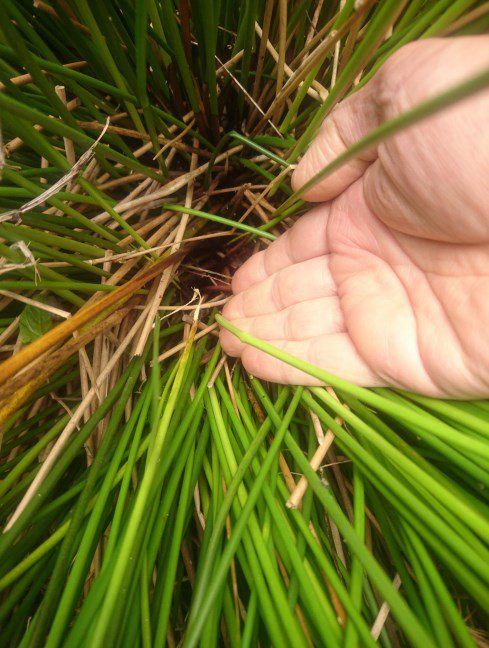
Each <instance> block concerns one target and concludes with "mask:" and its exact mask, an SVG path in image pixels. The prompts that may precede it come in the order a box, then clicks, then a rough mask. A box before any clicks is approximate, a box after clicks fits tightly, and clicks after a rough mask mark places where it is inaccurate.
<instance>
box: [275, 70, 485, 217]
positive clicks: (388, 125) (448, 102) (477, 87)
mask: <svg viewBox="0 0 489 648" xmlns="http://www.w3.org/2000/svg"><path fill="white" fill-rule="evenodd" d="M488 85H489V69H486V70H484V72H482V73H480V74H477V75H475V76H473V77H471V78H470V79H468V80H467V81H464V82H463V83H460V84H459V85H457V86H456V87H454V88H451V89H449V90H447V91H445V92H443V93H440V94H439V95H437V96H436V97H433V98H432V99H428V100H426V101H423V102H422V103H420V104H419V105H418V106H415V107H414V108H412V109H411V110H409V111H406V112H405V113H403V114H402V115H399V116H398V117H394V118H392V119H389V120H387V121H386V122H384V123H383V124H381V126H379V127H378V128H376V129H375V130H373V131H372V132H371V133H369V134H368V135H366V136H365V137H362V138H361V139H360V140H358V142H356V143H355V144H353V146H350V148H348V149H347V150H346V151H344V152H343V153H341V154H340V155H338V157H336V158H335V159H334V160H333V161H332V162H330V163H329V164H327V165H326V166H325V167H324V168H323V169H321V171H319V172H318V173H316V174H315V175H314V176H313V177H312V178H311V179H310V180H308V181H307V182H306V183H305V184H304V185H303V186H302V187H301V188H300V189H299V190H298V191H295V192H294V193H293V194H292V195H291V196H290V197H289V198H287V200H286V201H285V202H284V203H282V205H281V206H280V207H279V209H278V210H277V211H276V212H275V215H278V214H280V213H282V212H283V210H285V209H287V208H288V207H290V206H291V205H292V204H293V203H294V202H295V201H296V200H297V199H298V198H299V197H300V196H302V194H303V193H304V192H306V191H307V190H308V189H310V188H311V187H313V186H315V185H316V184H317V183H318V182H320V181H321V180H323V178H325V177H326V176H328V175H330V174H331V173H333V172H334V171H336V170H337V169H339V168H340V167H342V166H343V165H344V164H346V163H347V162H349V161H350V160H352V159H353V158H355V157H356V156H358V155H359V154H360V153H363V152H364V151H366V150H367V149H369V148H372V147H374V146H377V145H378V144H380V142H382V141H383V140H385V139H386V138H387V137H391V136H392V135H395V134H396V133H399V132H400V131H402V130H404V129H406V128H408V127H409V126H412V125H413V124H416V123H418V122H420V121H421V120H423V119H426V118H427V117H431V115H434V114H435V113H437V112H439V111H440V110H443V109H444V108H448V107H449V106H452V105H453V104H455V103H457V102H458V101H461V100H462V99H465V98H466V97H470V96H471V95H473V94H476V93H477V92H481V91H482V90H484V89H485V88H487V86H488Z"/></svg>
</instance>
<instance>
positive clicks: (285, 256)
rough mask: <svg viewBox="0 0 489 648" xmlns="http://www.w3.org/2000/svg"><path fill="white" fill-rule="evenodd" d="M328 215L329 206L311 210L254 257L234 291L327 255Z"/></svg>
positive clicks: (239, 272)
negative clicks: (302, 262)
mask: <svg viewBox="0 0 489 648" xmlns="http://www.w3.org/2000/svg"><path fill="white" fill-rule="evenodd" d="M328 213H329V206H328V205H320V206H318V207H315V208H314V209H311V211H310V212H308V213H307V214H305V215H304V216H302V217H301V218H300V219H299V220H298V221H297V222H296V223H295V224H294V226H293V227H291V229H290V230H288V231H287V232H286V233H285V234H282V236H280V237H279V238H278V239H277V240H276V241H274V242H273V243H272V244H271V245H270V247H268V248H267V249H266V250H264V251H263V252H258V253H257V254H254V255H253V256H252V257H251V258H250V259H248V261H246V262H245V263H244V264H243V265H242V266H241V268H239V270H237V272H236V274H235V275H234V277H233V283H232V287H233V292H234V293H239V292H241V291H243V290H246V289H247V288H249V287H250V286H252V285H253V284H255V283H258V282H260V281H263V280H265V279H266V278H267V277H269V276H270V275H272V274H273V273H275V272H277V271H279V270H281V269H282V268H285V267H287V266H289V265H291V264H293V263H298V262H301V261H306V260H307V259H312V258H314V257H317V256H321V255H324V254H327V253H328V244H327V238H326V228H327V222H328Z"/></svg>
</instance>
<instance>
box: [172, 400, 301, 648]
mask: <svg viewBox="0 0 489 648" xmlns="http://www.w3.org/2000/svg"><path fill="white" fill-rule="evenodd" d="M301 393H302V390H301V389H300V388H299V389H298V390H297V392H296V395H295V396H294V398H293V400H292V402H291V404H290V406H289V408H288V410H287V412H286V414H285V416H284V418H283V421H282V424H281V426H280V429H279V431H278V432H277V434H276V435H275V438H274V441H273V443H272V445H271V446H270V450H269V451H268V454H267V456H266V458H265V460H264V461H263V464H262V466H261V469H260V473H259V475H258V477H257V478H256V479H255V481H254V483H253V486H252V488H251V490H250V492H249V495H248V497H247V499H246V503H245V504H244V506H243V509H242V511H241V513H240V516H239V519H238V520H237V522H236V524H235V526H234V528H233V533H232V535H231V538H230V540H229V541H228V543H227V544H226V547H225V549H224V551H223V553H222V555H221V559H220V561H219V565H218V566H217V567H216V566H214V564H213V563H214V560H213V559H214V556H215V554H216V552H217V548H218V544H219V542H220V536H221V534H222V531H223V530H224V527H225V524H226V516H227V515H228V513H229V511H230V508H231V505H232V503H233V500H234V498H235V496H236V495H237V492H238V489H239V487H240V485H241V482H242V479H243V477H244V475H245V473H246V471H247V469H248V466H249V465H250V463H251V461H252V459H253V457H254V456H255V454H256V452H257V451H258V449H259V447H260V444H261V443H262V442H263V440H264V438H265V436H266V432H267V430H266V428H265V432H264V433H263V430H262V433H261V434H258V435H257V436H256V437H255V439H253V441H252V443H251V444H250V446H249V447H248V450H247V451H246V453H245V455H244V457H243V460H242V461H241V463H240V464H239V466H237V469H236V472H235V474H234V476H233V478H232V480H231V482H230V483H229V486H228V491H227V493H226V496H225V498H224V501H223V503H222V505H221V507H220V509H219V512H218V517H217V519H216V521H215V524H214V529H213V533H212V538H211V541H210V545H209V550H208V552H207V556H206V563H205V565H204V568H203V571H202V574H201V577H200V580H199V584H198V587H197V588H196V590H195V593H194V599H193V602H192V609H191V612H190V618H189V622H188V626H187V633H186V635H185V641H184V648H191V647H193V646H196V645H197V643H198V640H199V636H200V633H201V631H202V628H203V626H204V623H205V620H206V617H207V615H208V614H209V612H210V609H211V607H212V604H213V602H214V600H215V598H216V596H217V595H218V593H219V591H220V589H221V587H222V584H223V582H224V580H225V578H226V576H227V573H228V569H229V565H230V564H231V560H232V558H233V556H234V554H235V553H236V550H237V548H238V544H239V542H240V540H241V536H242V534H243V532H244V530H245V528H246V526H247V524H248V519H249V517H250V515H251V513H252V511H253V509H254V507H255V504H256V501H257V500H258V497H259V496H260V493H261V488H262V485H263V483H264V482H265V479H266V478H267V475H268V472H269V470H270V468H271V466H272V463H273V461H274V460H275V458H276V456H277V455H278V453H279V451H280V447H281V445H282V441H283V437H284V435H285V433H286V432H287V428H288V426H289V423H290V420H291V419H292V416H293V415H294V412H295V410H296V408H297V406H298V404H299V400H300V396H301ZM211 574H212V578H211Z"/></svg>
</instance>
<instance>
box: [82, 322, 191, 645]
mask: <svg viewBox="0 0 489 648" xmlns="http://www.w3.org/2000/svg"><path fill="white" fill-rule="evenodd" d="M194 334H195V331H193V332H192V333H191V334H190V336H189V339H188V341H187V345H186V346H185V349H184V352H183V355H182V357H181V358H180V361H179V364H178V371H177V373H176V376H175V380H174V382H173V385H172V389H171V393H170V396H169V399H168V403H167V405H166V408H165V410H164V412H163V417H162V419H161V422H160V426H159V428H158V435H157V438H156V440H155V443H154V447H153V452H152V453H151V456H150V457H149V460H148V462H147V464H146V469H145V471H144V475H143V478H142V481H141V485H140V487H139V490H138V493H137V496H136V502H135V504H134V508H133V510H132V513H131V518H130V520H129V524H128V528H127V531H126V534H125V536H124V538H123V539H122V544H121V548H120V550H119V553H118V556H117V561H116V565H115V568H114V572H113V574H112V577H111V579H110V583H109V586H108V589H107V593H106V597H105V599H104V603H103V606H102V610H101V612H100V615H99V619H98V623H97V624H96V626H95V628H94V633H93V635H92V638H91V646H92V648H103V646H104V642H105V635H106V632H107V630H108V625H109V623H110V617H111V614H112V611H113V609H114V607H115V606H116V605H117V597H118V595H119V587H120V585H121V583H122V581H123V578H124V572H125V565H126V563H127V562H128V558H129V555H130V554H131V552H132V551H133V548H134V541H135V538H136V535H137V532H138V527H139V525H140V524H141V521H142V518H143V516H144V513H145V507H146V504H147V500H148V497H149V495H150V491H151V488H152V484H153V481H154V478H155V475H156V472H157V469H158V465H159V463H160V460H161V452H162V449H163V444H164V442H165V438H166V433H167V431H168V426H169V424H170V421H171V416H172V413H173V410H174V408H175V404H176V401H177V398H178V394H179V390H180V386H181V384H182V380H183V376H184V371H185V367H186V364H187V362H188V359H189V356H190V351H191V349H192V343H193V338H194Z"/></svg>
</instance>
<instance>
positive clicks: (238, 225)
mask: <svg viewBox="0 0 489 648" xmlns="http://www.w3.org/2000/svg"><path fill="white" fill-rule="evenodd" d="M163 209H168V210H169V211H176V212H181V213H183V214H191V215H192V216H198V217H199V218H205V219H207V220H210V221H213V222H214V223H221V224H222V225H228V226H229V227H233V228H235V229H239V230H243V232H249V233H251V234H255V235H256V236H259V237H261V238H266V239H268V240H269V241H274V240H275V239H276V238H277V237H276V236H274V235H273V234H270V233H269V232H264V231H263V230H260V229H258V228H257V227H251V225H246V224H245V223H238V222H237V221H233V220H230V219H229V218H224V217H223V216H216V215H215V214H208V213H207V212H203V211H200V210H199V209H192V208H191V207H184V206H183V205H170V204H167V203H165V204H164V205H163Z"/></svg>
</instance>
